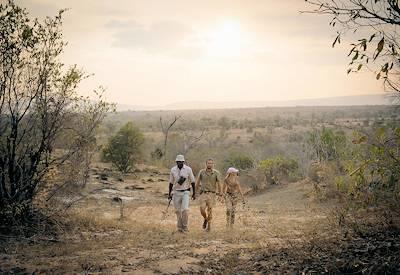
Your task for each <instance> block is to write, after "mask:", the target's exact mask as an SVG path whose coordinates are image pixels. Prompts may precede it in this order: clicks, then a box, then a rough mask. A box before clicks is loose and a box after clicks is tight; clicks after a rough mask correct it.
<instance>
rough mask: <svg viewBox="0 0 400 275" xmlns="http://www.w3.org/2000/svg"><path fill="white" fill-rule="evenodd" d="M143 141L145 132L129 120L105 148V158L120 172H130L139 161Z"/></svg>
mask: <svg viewBox="0 0 400 275" xmlns="http://www.w3.org/2000/svg"><path fill="white" fill-rule="evenodd" d="M143 143H144V137H143V134H142V133H141V132H140V130H139V129H138V128H137V127H135V126H134V125H133V123H132V122H128V123H126V124H125V125H124V126H123V127H122V128H121V129H119V131H118V132H117V134H116V135H115V136H113V137H111V138H110V140H109V141H108V144H107V145H106V147H105V148H104V149H103V160H104V161H106V162H111V163H112V164H113V165H114V166H115V167H116V168H117V169H118V170H119V171H120V172H122V173H128V172H129V171H130V170H131V169H132V168H133V166H134V164H135V162H137V161H138V159H139V157H140V155H141V147H142V145H143Z"/></svg>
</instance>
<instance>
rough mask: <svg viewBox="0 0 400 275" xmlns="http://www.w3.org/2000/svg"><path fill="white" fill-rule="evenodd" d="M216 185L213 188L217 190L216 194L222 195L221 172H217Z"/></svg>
mask: <svg viewBox="0 0 400 275" xmlns="http://www.w3.org/2000/svg"><path fill="white" fill-rule="evenodd" d="M215 184H216V186H215V190H216V191H217V194H220V195H222V182H221V174H220V173H219V172H217V181H216V183H215Z"/></svg>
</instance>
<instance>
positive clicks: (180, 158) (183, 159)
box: [175, 155, 185, 161]
mask: <svg viewBox="0 0 400 275" xmlns="http://www.w3.org/2000/svg"><path fill="white" fill-rule="evenodd" d="M175 161H185V157H184V156H183V155H177V156H176V159H175Z"/></svg>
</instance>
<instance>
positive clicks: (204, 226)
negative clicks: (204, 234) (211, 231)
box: [203, 219, 207, 229]
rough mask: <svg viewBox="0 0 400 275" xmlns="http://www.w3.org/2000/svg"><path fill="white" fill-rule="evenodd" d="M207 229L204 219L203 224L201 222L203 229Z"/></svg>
mask: <svg viewBox="0 0 400 275" xmlns="http://www.w3.org/2000/svg"><path fill="white" fill-rule="evenodd" d="M206 228H207V219H204V222H203V229H206Z"/></svg>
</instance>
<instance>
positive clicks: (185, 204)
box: [173, 191, 190, 212]
mask: <svg viewBox="0 0 400 275" xmlns="http://www.w3.org/2000/svg"><path fill="white" fill-rule="evenodd" d="M173 200H174V207H175V211H179V212H182V211H185V210H189V201H190V191H183V192H179V191H174V195H173Z"/></svg>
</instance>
